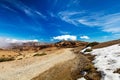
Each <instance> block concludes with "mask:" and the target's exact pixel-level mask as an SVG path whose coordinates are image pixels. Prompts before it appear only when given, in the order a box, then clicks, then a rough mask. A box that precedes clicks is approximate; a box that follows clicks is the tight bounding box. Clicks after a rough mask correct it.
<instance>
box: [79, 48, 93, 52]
mask: <svg viewBox="0 0 120 80" xmlns="http://www.w3.org/2000/svg"><path fill="white" fill-rule="evenodd" d="M87 49H92V48H91V47H86V48H84V49H83V50H81V51H80V52H82V53H84V52H85V51H86V50H87Z"/></svg>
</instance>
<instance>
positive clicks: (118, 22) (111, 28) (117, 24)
mask: <svg viewBox="0 0 120 80" xmlns="http://www.w3.org/2000/svg"><path fill="white" fill-rule="evenodd" d="M93 16H94V15H92V16H87V17H86V18H84V19H79V20H78V21H79V22H80V23H81V24H84V25H87V26H92V27H94V26H99V27H100V28H101V29H102V31H105V32H112V33H118V32H120V13H114V14H108V15H100V16H99V17H98V18H96V19H93V18H92V17H93Z"/></svg>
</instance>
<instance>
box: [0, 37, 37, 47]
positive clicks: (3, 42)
mask: <svg viewBox="0 0 120 80" xmlns="http://www.w3.org/2000/svg"><path fill="white" fill-rule="evenodd" d="M25 42H38V40H37V39H34V40H18V39H11V38H4V37H0V48H5V47H8V46H10V44H11V43H25Z"/></svg>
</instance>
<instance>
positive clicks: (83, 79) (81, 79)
mask: <svg viewBox="0 0 120 80" xmlns="http://www.w3.org/2000/svg"><path fill="white" fill-rule="evenodd" d="M77 80H86V79H85V78H84V77H82V78H79V79H77Z"/></svg>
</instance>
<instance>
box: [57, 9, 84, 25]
mask: <svg viewBox="0 0 120 80" xmlns="http://www.w3.org/2000/svg"><path fill="white" fill-rule="evenodd" d="M83 13H84V11H81V12H77V11H62V12H59V13H58V16H59V17H60V18H61V20H63V21H65V22H68V23H70V24H73V25H76V26H77V25H78V21H77V20H78V19H77V18H78V17H76V16H79V15H81V14H83Z"/></svg>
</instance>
